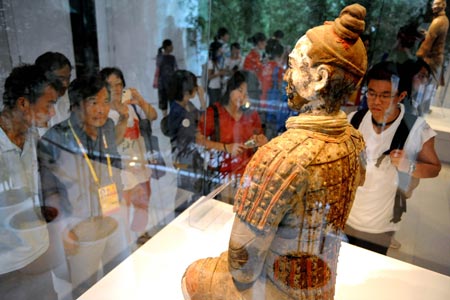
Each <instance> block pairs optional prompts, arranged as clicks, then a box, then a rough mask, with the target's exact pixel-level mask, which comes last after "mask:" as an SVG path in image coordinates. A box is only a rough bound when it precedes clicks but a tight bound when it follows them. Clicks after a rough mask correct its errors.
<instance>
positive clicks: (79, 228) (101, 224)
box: [64, 217, 117, 288]
mask: <svg viewBox="0 0 450 300" xmlns="http://www.w3.org/2000/svg"><path fill="white" fill-rule="evenodd" d="M116 230H117V221H116V220H114V219H113V218H111V217H93V218H89V219H86V220H83V221H81V222H78V223H76V224H74V225H72V226H70V227H69V228H68V229H67V230H66V231H65V234H64V241H65V243H67V244H68V245H71V246H72V247H73V248H74V249H76V251H75V253H67V254H66V255H67V261H68V266H69V272H70V278H71V282H72V286H73V288H76V287H77V286H78V285H80V284H82V283H83V284H94V283H95V281H96V278H93V277H94V275H96V274H97V272H98V270H99V266H100V263H101V259H102V256H103V252H104V250H105V245H106V242H107V240H108V238H109V237H110V236H111V235H112V234H113V233H114V232H115V231H116ZM88 280H92V282H89V281H88Z"/></svg>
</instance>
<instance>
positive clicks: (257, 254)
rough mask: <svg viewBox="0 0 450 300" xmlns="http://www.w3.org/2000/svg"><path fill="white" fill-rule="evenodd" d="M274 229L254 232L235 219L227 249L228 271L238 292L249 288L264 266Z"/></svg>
mask: <svg viewBox="0 0 450 300" xmlns="http://www.w3.org/2000/svg"><path fill="white" fill-rule="evenodd" d="M275 233H276V228H270V229H269V230H267V231H264V232H256V231H255V230H254V229H251V228H250V227H249V226H248V225H247V224H246V223H245V222H243V221H242V220H240V219H239V218H238V217H235V219H234V224H233V229H232V232H231V237H230V244H229V247H228V262H229V270H230V273H231V275H232V276H233V279H234V283H235V285H236V287H237V288H238V289H239V290H244V289H247V288H249V287H250V286H251V285H252V284H253V282H254V281H255V280H256V279H257V278H258V276H259V274H260V273H261V270H262V268H263V266H264V261H265V258H266V255H267V252H268V250H269V248H270V245H271V244H272V240H273V238H274V237H275Z"/></svg>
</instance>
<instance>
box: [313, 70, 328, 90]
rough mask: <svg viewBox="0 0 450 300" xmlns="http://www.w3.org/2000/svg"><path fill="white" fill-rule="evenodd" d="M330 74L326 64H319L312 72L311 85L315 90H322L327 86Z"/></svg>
mask: <svg viewBox="0 0 450 300" xmlns="http://www.w3.org/2000/svg"><path fill="white" fill-rule="evenodd" d="M330 74H331V69H330V67H329V66H327V65H320V66H318V67H317V68H316V69H315V72H314V74H313V79H314V82H313V85H314V90H315V91H316V92H318V91H320V90H322V89H323V88H325V87H326V86H327V84H328V80H329V78H330Z"/></svg>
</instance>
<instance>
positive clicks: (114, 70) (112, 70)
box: [100, 67, 126, 87]
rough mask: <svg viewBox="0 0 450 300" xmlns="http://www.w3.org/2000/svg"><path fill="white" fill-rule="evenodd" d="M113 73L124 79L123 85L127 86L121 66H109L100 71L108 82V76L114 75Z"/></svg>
mask: <svg viewBox="0 0 450 300" xmlns="http://www.w3.org/2000/svg"><path fill="white" fill-rule="evenodd" d="M113 74H114V75H116V76H117V77H119V78H120V80H122V84H123V87H125V86H126V83H125V78H124V77H123V73H122V71H121V70H120V69H119V68H117V67H107V68H103V69H102V70H101V71H100V76H101V77H102V80H103V81H104V82H106V80H107V79H108V77H109V76H111V75H113Z"/></svg>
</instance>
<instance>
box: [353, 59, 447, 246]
mask: <svg viewBox="0 0 450 300" xmlns="http://www.w3.org/2000/svg"><path fill="white" fill-rule="evenodd" d="M367 82H368V84H367V104H368V107H369V109H368V111H359V112H357V113H352V114H350V115H349V116H348V118H349V120H350V121H351V123H352V125H353V126H354V127H355V128H358V130H359V131H360V132H361V133H362V135H363V137H364V140H365V142H366V160H367V166H366V177H365V182H364V185H363V186H360V187H359V188H358V189H357V191H356V196H355V201H354V203H353V207H352V209H351V211H350V215H349V217H348V220H347V223H346V228H345V232H346V234H347V236H348V238H349V242H350V243H351V244H354V245H357V246H360V247H364V248H367V249H369V250H372V251H375V252H378V253H381V254H386V253H387V250H388V248H389V244H390V241H391V237H392V235H393V234H394V232H395V231H397V230H398V229H399V227H400V223H399V221H400V219H399V217H398V215H396V213H395V211H394V207H395V205H394V204H395V201H396V197H398V194H397V191H398V189H400V190H402V191H403V193H404V194H405V193H407V190H408V189H409V186H410V183H411V182H412V181H414V179H413V178H431V177H436V176H437V175H438V174H439V171H440V169H441V164H440V162H439V158H438V157H437V155H436V152H435V150H434V136H435V135H436V133H435V132H434V131H433V130H432V129H431V128H430V127H429V126H428V124H427V123H426V122H425V120H424V119H423V118H421V117H415V116H411V115H409V114H407V113H405V107H404V105H403V104H401V103H400V102H401V101H402V100H403V99H404V98H405V97H406V96H407V89H406V86H407V84H406V83H407V82H408V80H405V79H403V78H402V79H400V77H399V75H398V72H397V68H396V65H395V64H394V63H391V62H383V63H379V64H377V65H375V66H374V67H373V68H372V69H371V70H370V71H369V72H368V74H367ZM403 178H406V180H405V182H403V180H402V179H403ZM402 197H403V199H406V198H407V196H406V198H405V197H404V196H402ZM397 199H399V198H397Z"/></svg>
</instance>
